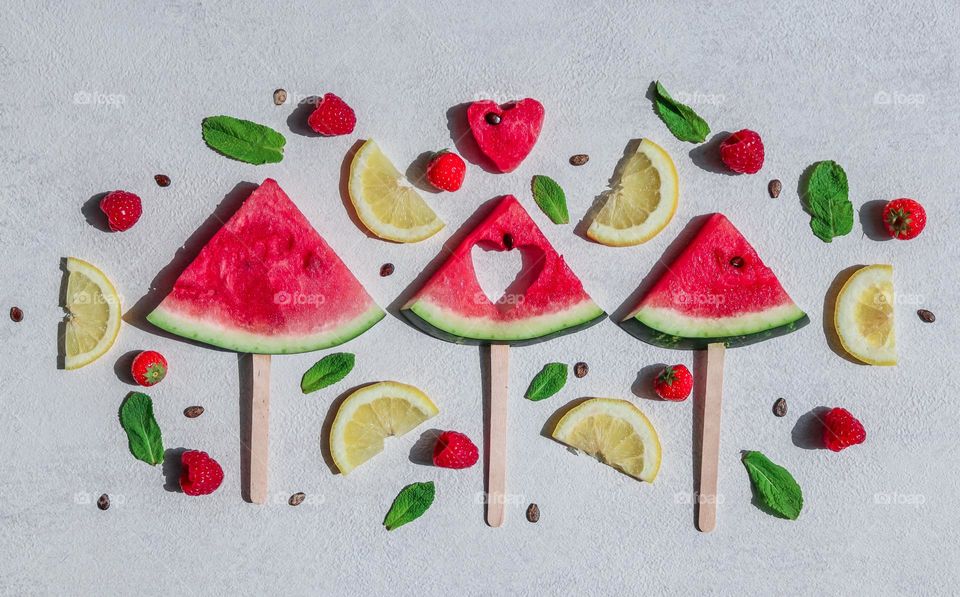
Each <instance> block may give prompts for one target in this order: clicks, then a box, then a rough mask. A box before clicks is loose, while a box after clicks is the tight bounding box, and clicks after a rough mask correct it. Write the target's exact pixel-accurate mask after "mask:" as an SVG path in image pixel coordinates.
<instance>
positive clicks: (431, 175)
mask: <svg viewBox="0 0 960 597" xmlns="http://www.w3.org/2000/svg"><path fill="white" fill-rule="evenodd" d="M466 173H467V165H466V164H465V163H464V162H463V158H461V157H460V156H458V155H457V154H455V153H453V152H451V151H447V150H443V151H441V152H439V153H436V154H434V156H433V159H431V160H430V163H429V164H427V180H429V181H430V184H432V185H433V186H435V187H437V188H438V189H440V190H442V191H456V190H458V189H459V188H460V185H462V184H463V177H464V175H465V174H466Z"/></svg>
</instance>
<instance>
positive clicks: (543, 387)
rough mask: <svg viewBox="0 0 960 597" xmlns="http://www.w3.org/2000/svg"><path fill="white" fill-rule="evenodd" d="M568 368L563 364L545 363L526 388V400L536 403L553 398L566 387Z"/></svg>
mask: <svg viewBox="0 0 960 597" xmlns="http://www.w3.org/2000/svg"><path fill="white" fill-rule="evenodd" d="M567 371H568V367H567V365H566V364H565V363H547V364H546V365H544V366H543V369H542V370H541V371H540V373H537V375H536V377H534V378H533V381H531V382H530V387H528V388H527V393H526V398H527V400H533V401H534V402H537V401H539V400H544V399H546V398H549V397H550V396H553V395H554V394H556V393H557V392H559V391H560V390H562V389H563V386H565V385H567Z"/></svg>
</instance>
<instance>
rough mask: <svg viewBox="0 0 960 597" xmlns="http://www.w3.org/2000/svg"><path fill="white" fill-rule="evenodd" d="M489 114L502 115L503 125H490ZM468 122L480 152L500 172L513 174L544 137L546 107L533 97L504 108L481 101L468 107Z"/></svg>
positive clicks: (491, 102)
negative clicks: (542, 133) (540, 137)
mask: <svg viewBox="0 0 960 597" xmlns="http://www.w3.org/2000/svg"><path fill="white" fill-rule="evenodd" d="M487 114H496V115H497V116H499V117H500V122H499V124H491V123H490V122H488V121H487ZM467 122H468V124H469V125H470V131H471V132H472V133H473V138H474V139H475V140H476V142H477V145H478V146H479V147H480V151H482V152H483V154H484V155H485V156H487V158H489V159H490V161H491V162H492V163H493V165H494V166H496V168H497V170H499V171H500V172H512V171H514V170H516V168H517V166H519V165H520V163H521V162H523V160H524V159H525V158H526V157H527V155H529V154H530V151H531V150H532V149H533V146H534V145H535V144H536V142H537V137H539V136H540V129H541V127H542V126H543V105H542V104H541V103H540V102H538V101H537V100H535V99H531V98H527V99H522V100H520V101H518V102H512V103H509V104H504V105H503V106H500V105H499V104H497V103H496V102H494V101H492V100H480V101H477V102H473V103H472V104H470V106H469V107H468V108H467Z"/></svg>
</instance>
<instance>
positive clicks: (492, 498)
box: [487, 344, 510, 528]
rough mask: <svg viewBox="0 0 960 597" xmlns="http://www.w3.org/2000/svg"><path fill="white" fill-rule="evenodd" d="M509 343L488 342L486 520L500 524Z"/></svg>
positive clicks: (504, 462) (505, 446) (503, 484)
mask: <svg viewBox="0 0 960 597" xmlns="http://www.w3.org/2000/svg"><path fill="white" fill-rule="evenodd" d="M509 380H510V345H508V344H493V345H491V346H490V434H489V437H490V440H489V441H490V443H489V444H488V450H487V524H488V525H490V526H492V527H494V528H496V527H499V526H500V525H502V524H503V516H504V512H503V507H504V501H505V495H506V490H507V395H508V393H509V389H508V387H509Z"/></svg>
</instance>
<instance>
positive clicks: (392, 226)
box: [349, 139, 444, 243]
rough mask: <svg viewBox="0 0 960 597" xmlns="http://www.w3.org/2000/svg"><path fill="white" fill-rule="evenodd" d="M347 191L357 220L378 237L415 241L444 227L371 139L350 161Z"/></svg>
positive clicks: (427, 236)
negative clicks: (357, 217) (355, 211)
mask: <svg viewBox="0 0 960 597" xmlns="http://www.w3.org/2000/svg"><path fill="white" fill-rule="evenodd" d="M349 191H350V201H351V203H353V207H354V209H356V210H357V215H358V216H359V217H360V220H361V221H362V222H363V224H364V226H366V227H367V228H368V229H370V231H371V232H373V233H374V234H376V235H377V236H379V237H380V238H384V239H387V240H392V241H396V242H401V243H415V242H418V241H421V240H424V239H426V238H430V237H431V236H433V235H434V234H436V233H437V232H439V231H440V230H441V229H442V228H443V226H444V224H443V221H442V220H440V218H439V217H437V214H435V213H434V212H433V210H432V209H430V206H429V205H427V203H426V201H424V200H423V198H422V197H421V196H420V194H419V193H417V191H416V189H414V188H413V186H412V185H411V184H410V183H409V182H408V181H407V179H406V178H404V176H403V175H402V174H400V171H399V170H397V168H396V167H395V166H394V165H393V164H392V163H391V162H390V160H389V159H388V158H387V156H386V155H385V154H384V153H383V151H381V150H380V147H379V146H378V145H377V144H376V143H375V142H374V141H373V139H370V140H368V141H366V142H365V143H364V144H363V145H362V146H361V147H360V149H359V150H358V151H357V154H356V155H355V156H354V158H353V162H352V163H351V164H350V184H349Z"/></svg>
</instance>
